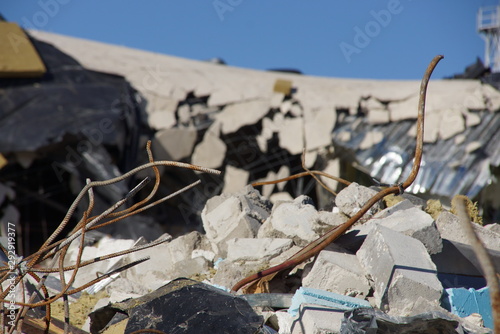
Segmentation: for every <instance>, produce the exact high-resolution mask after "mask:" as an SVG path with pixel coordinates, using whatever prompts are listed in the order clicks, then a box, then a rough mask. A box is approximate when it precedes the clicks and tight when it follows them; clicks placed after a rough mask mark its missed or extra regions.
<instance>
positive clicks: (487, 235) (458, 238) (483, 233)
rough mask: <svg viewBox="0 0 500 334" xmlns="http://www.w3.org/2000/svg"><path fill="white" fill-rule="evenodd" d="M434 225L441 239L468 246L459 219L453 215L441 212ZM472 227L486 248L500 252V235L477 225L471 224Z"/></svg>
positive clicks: (467, 239) (467, 240)
mask: <svg viewBox="0 0 500 334" xmlns="http://www.w3.org/2000/svg"><path fill="white" fill-rule="evenodd" d="M436 225H437V228H438V230H439V232H440V233H441V237H442V238H443V239H448V240H451V241H455V242H459V243H462V244H466V245H470V241H469V238H468V237H467V235H466V234H465V231H464V229H463V228H462V224H461V223H460V220H459V218H458V217H457V216H455V215H454V214H452V213H450V212H448V211H443V212H441V213H440V214H439V216H438V218H437V219H436ZM472 226H473V228H474V231H475V232H476V234H477V235H478V237H479V239H481V241H482V242H483V244H484V245H485V246H486V248H489V249H493V250H496V251H500V242H498V240H500V233H497V232H496V231H494V230H493V229H486V228H484V227H483V226H481V225H478V224H472Z"/></svg>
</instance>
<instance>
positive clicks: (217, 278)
mask: <svg viewBox="0 0 500 334" xmlns="http://www.w3.org/2000/svg"><path fill="white" fill-rule="evenodd" d="M260 269H262V268H261V267H259V266H257V265H256V264H255V263H240V264H235V263H234V262H232V261H228V260H224V261H222V262H220V263H219V264H218V267H217V272H216V273H215V275H214V277H212V279H211V280H210V281H211V283H212V284H216V285H220V286H223V287H226V288H227V289H231V288H232V287H233V286H234V285H235V284H236V283H238V282H239V281H240V280H242V279H243V278H245V277H247V276H248V275H250V274H253V273H256V272H257V271H259V270H260Z"/></svg>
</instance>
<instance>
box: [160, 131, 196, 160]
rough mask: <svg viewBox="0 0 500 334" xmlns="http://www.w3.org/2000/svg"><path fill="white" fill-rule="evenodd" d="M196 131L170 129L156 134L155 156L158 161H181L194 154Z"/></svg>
mask: <svg viewBox="0 0 500 334" xmlns="http://www.w3.org/2000/svg"><path fill="white" fill-rule="evenodd" d="M196 136H197V133H196V129H195V128H192V127H187V128H170V129H164V130H160V131H158V132H156V133H155V137H154V139H153V151H154V156H155V157H156V158H157V159H158V160H172V161H180V160H182V159H184V158H187V157H189V156H190V155H191V152H193V146H194V143H195V142H196Z"/></svg>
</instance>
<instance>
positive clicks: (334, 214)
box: [68, 183, 500, 334]
mask: <svg viewBox="0 0 500 334" xmlns="http://www.w3.org/2000/svg"><path fill="white" fill-rule="evenodd" d="M374 192H375V190H373V189H370V188H366V187H363V186H360V185H358V184H356V183H352V184H351V185H350V186H348V187H346V188H345V189H344V190H342V191H341V192H340V193H339V194H338V196H337V197H336V200H335V205H334V207H333V209H332V210H331V211H318V210H317V209H316V207H315V205H314V203H313V202H312V200H311V199H310V198H308V197H307V196H299V197H297V198H295V199H293V200H282V201H277V202H276V203H274V204H272V203H271V202H270V201H269V200H268V199H267V198H265V197H264V196H262V195H260V193H259V192H258V191H257V190H255V189H254V188H252V187H251V186H247V187H244V188H242V189H240V190H239V191H237V192H235V193H231V194H223V195H221V196H216V197H213V198H212V199H210V200H209V201H208V202H207V204H206V206H205V208H204V209H203V212H202V220H203V224H204V229H205V231H206V233H205V234H200V233H198V232H192V233H190V234H187V235H184V236H180V237H178V238H175V239H174V240H172V241H171V242H170V243H164V244H160V245H158V246H156V247H154V248H149V249H145V250H142V251H138V252H136V253H133V254H129V255H127V256H126V257H124V258H123V259H121V260H119V261H123V262H122V264H123V263H129V262H132V261H134V260H136V259H138V258H142V257H145V256H150V257H151V259H150V260H149V261H146V262H144V263H141V264H139V265H137V266H135V267H133V268H131V269H129V270H127V271H125V272H123V273H121V274H120V278H119V279H117V280H115V281H113V282H110V283H109V284H108V285H107V286H106V288H105V289H106V291H107V293H108V294H109V300H106V301H101V302H100V303H99V305H105V304H106V303H107V302H112V303H116V302H119V301H121V300H123V299H124V298H126V297H139V296H140V295H141V294H144V293H145V292H146V291H155V290H157V289H159V288H160V287H162V286H164V285H165V284H166V283H168V282H169V281H171V280H176V279H178V278H180V277H188V278H191V279H194V280H197V281H202V282H203V283H205V284H208V285H214V286H216V287H219V288H221V289H224V290H226V291H229V290H230V289H231V287H232V286H233V285H234V284H235V283H236V282H237V281H239V280H240V279H242V278H244V277H245V276H247V275H250V274H253V273H255V272H257V271H259V270H262V269H265V268H267V267H269V266H272V265H275V264H279V263H281V262H283V261H284V260H286V259H287V258H289V257H290V256H291V255H293V254H294V253H296V252H297V251H298V250H300V249H301V247H302V246H304V245H306V244H307V243H309V242H311V241H313V240H314V239H316V238H317V237H319V236H320V235H321V234H323V233H324V232H325V231H326V230H328V229H330V228H332V227H334V226H338V225H340V224H342V223H344V222H345V221H346V220H347V219H348V218H349V217H350V216H351V215H353V214H354V213H356V212H357V210H359V208H360V207H361V206H362V205H363V204H364V201H366V200H367V199H368V198H370V197H371V196H373V194H374ZM398 200H399V201H393V202H396V204H395V205H393V206H390V207H386V205H384V203H379V204H378V206H377V207H376V208H374V209H373V210H372V211H370V212H369V213H367V214H366V216H365V217H364V218H363V220H362V221H361V222H360V223H357V224H356V225H355V226H353V227H352V228H351V230H349V231H348V232H347V233H346V234H345V235H344V236H342V237H341V238H339V239H338V241H337V242H335V243H334V244H331V245H330V246H328V247H327V248H326V249H325V250H323V251H322V252H321V253H320V254H319V255H318V256H317V257H316V258H315V259H310V260H309V261H308V262H306V263H304V264H302V265H300V266H298V267H296V268H295V269H294V270H292V271H291V272H289V273H287V274H286V275H278V276H277V277H276V278H275V279H273V280H272V281H271V282H270V284H269V286H268V288H263V289H262V290H260V291H258V292H261V293H257V294H255V295H243V296H242V297H244V298H245V299H246V300H247V301H248V302H249V303H250V305H252V306H254V309H255V310H256V311H257V312H258V313H259V314H261V315H262V316H263V318H262V320H261V322H262V324H263V323H264V319H266V324H267V325H269V326H271V327H274V328H275V330H277V331H279V333H294V334H297V333H308V334H309V333H326V332H328V333H354V331H349V328H350V330H354V329H355V328H358V330H360V329H363V330H366V333H369V330H368V328H371V327H369V326H368V325H366V324H364V325H363V326H368V327H363V326H361V325H360V321H361V320H360V319H365V320H367V319H372V321H371V323H372V325H371V326H373V324H378V326H386V327H388V328H393V330H395V331H396V332H400V333H403V332H405V333H406V331H404V330H408V332H412V333H429V332H428V331H426V329H429V328H442V329H443V331H442V332H445V333H486V332H488V329H487V328H484V327H482V324H484V325H486V326H487V327H491V321H492V319H491V313H490V314H489V317H490V318H488V313H487V312H485V310H484V309H482V310H478V311H475V312H473V313H476V314H473V315H472V316H470V317H465V316H469V315H470V314H466V315H463V314H460V315H461V316H462V318H460V317H459V316H457V315H456V314H458V313H457V312H456V309H457V308H460V306H459V305H458V304H460V303H461V301H463V300H464V298H465V297H462V298H455V299H454V298H453V296H454V295H455V296H456V295H458V294H459V293H460V292H461V291H466V292H467V291H469V290H466V289H463V288H462V287H467V288H470V287H472V286H474V287H477V288H479V287H483V286H484V285H485V283H484V281H482V279H481V278H480V275H481V274H480V272H481V269H480V268H478V265H477V263H478V262H477V260H476V259H475V256H474V254H473V252H472V250H471V247H470V245H469V244H468V242H467V240H466V238H465V236H464V233H463V232H462V230H461V228H460V226H459V221H458V218H457V217H456V216H455V215H454V214H452V213H450V212H448V211H446V210H443V211H441V212H439V213H434V214H433V215H434V217H433V216H431V215H430V214H429V213H427V212H426V211H425V207H426V203H425V201H423V200H421V199H419V198H417V197H415V196H412V195H407V194H403V195H402V196H398ZM474 227H475V230H476V232H477V234H478V235H479V236H480V238H481V240H483V242H484V243H485V244H486V246H487V248H488V249H489V251H490V252H491V254H492V255H493V257H494V260H495V262H496V263H497V264H499V263H500V245H499V244H498V242H497V240H499V238H500V229H499V228H498V225H496V224H493V225H488V226H485V227H483V226H480V225H477V224H475V225H474ZM117 242H122V241H119V240H116V241H112V240H109V239H107V240H105V241H104V240H101V242H99V243H98V244H97V245H96V247H98V248H99V247H104V246H103V245H107V246H106V247H111V248H114V249H115V250H116V247H118V246H117ZM140 242H141V241H140V240H139V241H138V242H136V243H140ZM87 252H88V253H92V254H95V253H94V252H92V247H87V248H85V251H84V257H85V256H86V254H87ZM92 256H94V255H92ZM73 260H74V259H73ZM68 261H69V262H71V261H72V259H71V258H70V257H68ZM69 262H68V263H69ZM110 265H111V264H110ZM86 271H89V272H94V271H95V268H92V266H88V267H85V268H81V269H80V272H81V274H80V275H81V277H87V275H86V274H85V272H86ZM89 275H90V274H89ZM176 282H177V281H176ZM175 284H181V283H175ZM182 284H184V283H182ZM190 284H192V283H188V285H190ZM461 288H462V289H461ZM293 294H295V295H293ZM292 296H293V298H292ZM259 298H260V299H259ZM450 310H451V311H454V312H453V313H454V314H453V313H450ZM479 312H481V313H482V314H483V318H482V319H481V317H480V316H479V314H477V313H479ZM478 318H479V319H478ZM252 319H253V320H252V321H255V318H252ZM218 321H219V320H218ZM361 322H362V321H361ZM398 328H399V330H398ZM410 329H412V330H413V331H411V330H410ZM268 330H269V331H271V329H268ZM356 333H365V331H362V332H356Z"/></svg>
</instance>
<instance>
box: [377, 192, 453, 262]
mask: <svg viewBox="0 0 500 334" xmlns="http://www.w3.org/2000/svg"><path fill="white" fill-rule="evenodd" d="M405 202H409V201H403V202H400V203H405ZM398 204H399V203H398ZM403 205H406V204H400V205H399V207H401V206H403ZM384 211H385V210H384ZM384 211H381V213H382V212H384ZM383 215H385V214H384V213H383ZM375 218H378V219H376V220H375V222H376V223H377V224H380V225H383V226H385V227H387V228H390V229H391V230H394V231H397V232H400V233H403V234H404V235H407V236H410V237H413V238H415V239H417V240H420V242H422V243H423V244H424V246H425V248H426V249H427V252H429V254H436V253H439V252H441V250H442V249H443V242H442V240H441V235H440V233H439V231H438V229H437V226H436V223H435V222H434V219H433V218H432V217H431V216H430V215H429V214H428V213H426V212H424V211H422V210H420V209H419V208H417V207H414V206H412V207H410V208H408V209H405V210H397V211H394V212H392V214H390V215H388V216H385V217H384V218H382V217H380V216H379V215H378V214H377V215H375Z"/></svg>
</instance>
